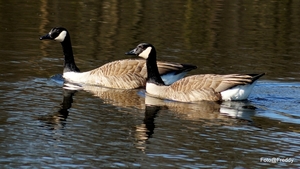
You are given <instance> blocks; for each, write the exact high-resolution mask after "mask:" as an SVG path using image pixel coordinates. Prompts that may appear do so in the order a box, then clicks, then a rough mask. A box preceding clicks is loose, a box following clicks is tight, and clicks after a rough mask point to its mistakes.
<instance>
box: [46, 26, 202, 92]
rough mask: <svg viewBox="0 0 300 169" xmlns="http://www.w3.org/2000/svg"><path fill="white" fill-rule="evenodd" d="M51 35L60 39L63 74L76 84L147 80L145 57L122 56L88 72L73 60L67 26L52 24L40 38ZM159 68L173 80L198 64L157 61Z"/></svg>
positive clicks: (124, 84) (126, 85)
mask: <svg viewBox="0 0 300 169" xmlns="http://www.w3.org/2000/svg"><path fill="white" fill-rule="evenodd" d="M44 39H50V40H55V41H58V42H60V43H61V45H62V48H63V53H64V60H65V61H64V70H63V77H64V79H65V81H67V82H70V83H75V84H79V85H82V84H89V85H99V86H104V87H109V88H119V89H134V88H139V87H144V86H145V84H146V77H147V71H146V64H145V62H146V61H145V60H144V59H124V60H118V61H113V62H110V63H107V64H105V65H103V66H101V67H99V68H96V69H94V70H91V71H87V72H80V71H79V69H78V67H77V66H76V64H75V60H74V56H73V50H72V45H71V39H70V34H69V32H68V31H67V29H65V28H62V27H55V28H52V29H51V30H50V32H49V33H48V34H46V35H44V36H41V37H40V40H44ZM157 64H158V67H159V72H160V75H161V76H162V78H163V79H164V80H165V81H164V82H165V83H166V84H172V83H173V82H175V81H177V80H178V79H180V78H183V77H184V76H185V74H186V73H187V72H188V71H190V70H192V69H195V68H197V67H196V66H194V65H188V64H179V63H168V62H158V63H157Z"/></svg>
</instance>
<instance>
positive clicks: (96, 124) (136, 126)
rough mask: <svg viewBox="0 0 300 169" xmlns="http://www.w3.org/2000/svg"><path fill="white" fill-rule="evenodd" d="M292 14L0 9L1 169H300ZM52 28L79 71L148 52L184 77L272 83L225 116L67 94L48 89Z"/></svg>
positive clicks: (204, 108)
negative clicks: (239, 77)
mask: <svg viewBox="0 0 300 169" xmlns="http://www.w3.org/2000/svg"><path fill="white" fill-rule="evenodd" d="M299 6H300V3H299V2H298V1H291V2H290V1H272V2H255V1H254V2H252V1H246V2H243V1H187V2H181V1H170V2H168V1H163V2H161V1H157V2H156V1H149V2H144V1H141V2H139V1H134V2H127V1H89V2H79V1H72V2H60V1H45V0H43V1H39V2H34V3H31V2H30V3H29V2H27V1H18V2H17V1H1V0H0V18H1V19H0V23H1V25H2V27H1V28H0V30H1V31H0V37H1V39H0V46H1V47H0V92H1V95H0V102H1V105H0V107H1V109H0V166H1V168H108V167H110V168H120V167H124V168H125V167H128V168H154V167H156V168H200V167H208V168H270V167H274V168H283V167H291V168H299V167H300V163H299V160H300V159H299V158H300V156H299V152H300V134H299V132H300V116H299V109H300V106H299V103H300V95H299V93H300V83H299V81H300V74H299V69H298V67H299V64H300V62H299V59H298V56H299V55H300V43H299V39H300V32H299V31H298V25H299V23H298V22H299V19H298V18H299V17H300V16H299V15H300V13H299V12H298V11H299V10H298V9H299ZM74 9H75V10H74ZM54 26H64V27H66V28H67V29H69V31H70V33H71V38H72V44H73V47H74V53H75V57H76V58H75V59H76V63H77V66H79V67H80V69H81V70H83V71H85V70H90V69H93V68H95V67H98V66H100V65H102V64H104V63H107V62H110V61H113V60H117V59H123V58H127V57H128V56H126V55H124V52H126V51H128V49H131V48H133V47H135V46H136V45H137V44H138V43H140V42H150V43H152V44H154V45H155V46H156V48H157V51H158V54H159V56H158V57H159V59H160V60H167V61H173V62H181V63H193V64H196V65H198V69H197V70H195V71H192V72H191V73H190V74H199V73H222V74H224V73H260V72H266V73H267V74H266V75H265V76H264V77H262V79H261V80H260V81H259V82H258V83H257V85H256V87H255V88H254V90H253V93H252V95H251V96H250V97H249V99H248V100H247V101H243V102H223V103H222V104H217V103H211V102H203V103H199V104H187V103H176V102H170V101H166V100H159V99H155V98H152V97H149V96H147V95H146V94H145V91H144V90H142V89H141V90H127V91H126V90H125V91H124V90H112V89H106V88H101V87H91V86H90V87H86V88H84V90H79V91H71V90H67V89H63V88H62V84H61V83H59V82H61V81H60V80H59V79H57V78H56V77H52V76H53V75H58V74H60V73H61V71H62V62H63V58H62V50H61V46H60V44H59V43H57V42H52V41H39V40H38V38H39V36H41V35H44V34H45V33H47V32H48V31H49V30H50V29H51V28H52V27H54ZM271 157H275V158H276V159H277V158H278V159H279V158H280V159H285V158H292V159H293V160H294V161H293V163H289V162H276V163H270V162H264V160H266V158H271Z"/></svg>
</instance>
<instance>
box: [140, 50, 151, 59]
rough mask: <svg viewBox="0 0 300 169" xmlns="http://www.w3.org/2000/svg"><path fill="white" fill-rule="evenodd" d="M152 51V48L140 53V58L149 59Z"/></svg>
mask: <svg viewBox="0 0 300 169" xmlns="http://www.w3.org/2000/svg"><path fill="white" fill-rule="evenodd" d="M151 50H152V47H148V48H147V49H146V50H144V51H143V52H142V53H140V54H139V56H140V57H142V58H144V59H147V58H148V56H149V54H150V52H151Z"/></svg>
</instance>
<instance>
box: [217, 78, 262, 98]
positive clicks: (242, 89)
mask: <svg viewBox="0 0 300 169" xmlns="http://www.w3.org/2000/svg"><path fill="white" fill-rule="evenodd" d="M255 83H256V82H254V83H252V84H247V85H239V86H236V87H234V88H232V89H228V90H225V91H223V92H221V95H222V100H227V101H229V100H246V99H247V98H248V96H249V95H250V93H251V91H252V89H253V87H254V86H255Z"/></svg>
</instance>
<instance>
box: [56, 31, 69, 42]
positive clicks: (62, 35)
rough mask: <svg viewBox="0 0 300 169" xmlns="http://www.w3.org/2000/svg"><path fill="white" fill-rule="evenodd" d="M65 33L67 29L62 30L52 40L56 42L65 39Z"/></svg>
mask: <svg viewBox="0 0 300 169" xmlns="http://www.w3.org/2000/svg"><path fill="white" fill-rule="evenodd" d="M66 35H67V31H62V32H61V33H60V34H59V35H58V36H57V37H56V38H55V39H54V40H56V41H58V42H62V41H64V40H65V37H66Z"/></svg>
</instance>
